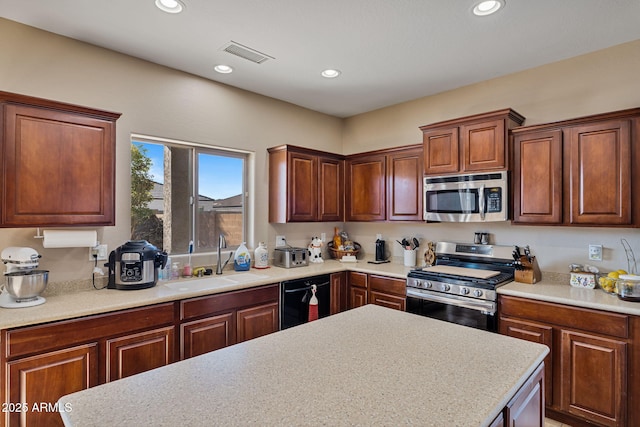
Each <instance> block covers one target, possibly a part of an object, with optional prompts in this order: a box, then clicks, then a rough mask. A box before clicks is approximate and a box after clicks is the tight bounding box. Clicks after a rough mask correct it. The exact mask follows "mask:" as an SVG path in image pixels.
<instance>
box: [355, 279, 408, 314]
mask: <svg viewBox="0 0 640 427" xmlns="http://www.w3.org/2000/svg"><path fill="white" fill-rule="evenodd" d="M348 278H349V279H348V282H349V308H356V307H360V306H363V305H365V304H376V305H380V306H383V307H388V308H393V309H395V310H400V311H405V310H406V280H405V279H398V278H394V277H387V276H380V275H377V274H367V273H360V272H355V271H350V272H349V273H348Z"/></svg>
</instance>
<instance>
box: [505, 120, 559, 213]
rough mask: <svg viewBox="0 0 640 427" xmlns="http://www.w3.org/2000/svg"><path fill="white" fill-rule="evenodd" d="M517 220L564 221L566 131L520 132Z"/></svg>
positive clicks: (517, 143) (515, 180) (516, 154)
mask: <svg viewBox="0 0 640 427" xmlns="http://www.w3.org/2000/svg"><path fill="white" fill-rule="evenodd" d="M513 194H514V203H513V221H514V222H519V223H529V224H532V223H535V224H560V223H561V222H562V131H561V130H555V131H548V132H537V133H532V134H520V135H516V137H515V139H514V173H513Z"/></svg>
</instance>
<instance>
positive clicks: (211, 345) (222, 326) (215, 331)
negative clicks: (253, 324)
mask: <svg viewBox="0 0 640 427" xmlns="http://www.w3.org/2000/svg"><path fill="white" fill-rule="evenodd" d="M234 318H235V317H234V313H232V312H231V313H224V314H220V315H218V316H212V317H207V318H206V319H200V320H194V321H192V322H187V323H183V324H182V325H180V358H181V359H188V358H190V357H194V356H199V355H201V354H204V353H208V352H210V351H214V350H218V349H220V348H223V347H227V346H229V345H232V344H235V341H236V327H235V323H234Z"/></svg>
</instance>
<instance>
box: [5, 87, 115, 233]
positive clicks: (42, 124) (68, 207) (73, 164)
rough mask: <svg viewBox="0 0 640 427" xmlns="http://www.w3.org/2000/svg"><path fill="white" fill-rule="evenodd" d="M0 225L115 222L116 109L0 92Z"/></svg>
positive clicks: (98, 223)
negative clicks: (0, 170) (0, 169)
mask: <svg viewBox="0 0 640 427" xmlns="http://www.w3.org/2000/svg"><path fill="white" fill-rule="evenodd" d="M0 105H1V107H2V141H1V148H2V150H1V155H0V157H1V159H2V164H3V173H4V177H5V179H4V180H3V182H2V205H1V208H0V210H1V215H0V217H1V220H0V223H1V225H2V226H3V227H32V226H44V225H46V226H74V225H77V226H84V225H114V224H115V185H114V182H115V138H116V131H115V129H116V128H115V122H116V120H117V119H118V117H120V114H118V113H110V112H104V111H98V110H93V109H90V108H85V107H78V106H74V105H69V104H62V103H57V102H53V101H48V100H43V99H39V98H32V97H26V96H22V95H16V94H10V93H6V92H0Z"/></svg>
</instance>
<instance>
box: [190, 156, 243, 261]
mask: <svg viewBox="0 0 640 427" xmlns="http://www.w3.org/2000/svg"><path fill="white" fill-rule="evenodd" d="M197 182H198V187H197V188H198V200H197V206H196V212H197V215H196V226H197V236H198V239H197V245H196V246H197V248H198V249H199V250H202V251H207V250H213V249H216V247H217V242H218V236H219V235H220V234H223V235H224V236H225V238H226V240H227V245H228V246H230V247H234V246H238V245H240V243H242V242H243V241H244V240H245V238H244V221H243V218H244V196H243V195H244V159H243V158H241V157H230V156H228V155H223V154H217V153H216V154H213V153H208V152H202V151H201V152H199V153H198V181H197Z"/></svg>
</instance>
